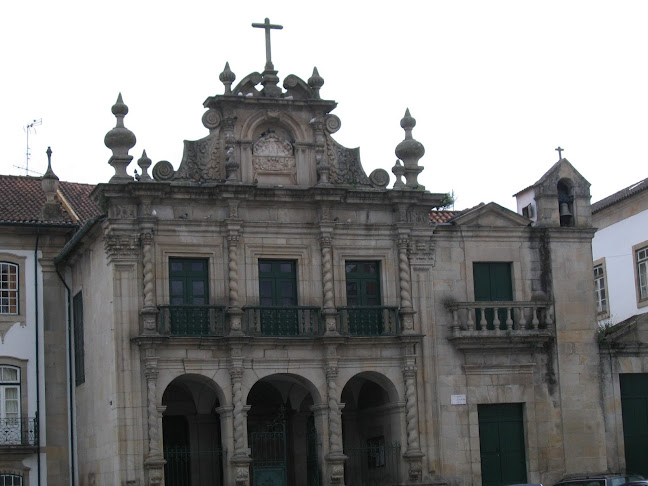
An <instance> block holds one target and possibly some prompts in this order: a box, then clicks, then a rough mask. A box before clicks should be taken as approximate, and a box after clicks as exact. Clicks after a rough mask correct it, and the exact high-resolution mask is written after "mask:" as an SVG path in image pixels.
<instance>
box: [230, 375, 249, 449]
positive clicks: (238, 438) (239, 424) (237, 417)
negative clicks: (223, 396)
mask: <svg viewBox="0 0 648 486" xmlns="http://www.w3.org/2000/svg"><path fill="white" fill-rule="evenodd" d="M230 374H231V376H232V397H233V398H232V401H233V405H234V410H233V412H232V414H233V416H234V453H235V454H245V453H246V452H245V451H246V447H245V440H244V431H245V424H244V421H245V416H244V414H243V406H244V405H245V404H244V403H243V384H242V380H243V368H234V369H232V370H231V371H230Z"/></svg>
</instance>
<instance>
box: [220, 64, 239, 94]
mask: <svg viewBox="0 0 648 486" xmlns="http://www.w3.org/2000/svg"><path fill="white" fill-rule="evenodd" d="M218 79H220V82H221V83H223V84H224V85H225V94H226V95H229V94H232V83H233V82H234V80H235V79H236V74H234V73H233V72H232V70H231V69H230V66H229V62H226V63H225V69H223V72H222V73H220V75H219V76H218Z"/></svg>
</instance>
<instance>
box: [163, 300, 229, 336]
mask: <svg viewBox="0 0 648 486" xmlns="http://www.w3.org/2000/svg"><path fill="white" fill-rule="evenodd" d="M158 309H159V311H160V313H159V314H158V331H159V332H160V334H163V335H165V336H180V337H200V336H215V337H218V336H223V335H224V329H225V325H224V324H225V307H224V306H220V305H161V306H159V307H158Z"/></svg>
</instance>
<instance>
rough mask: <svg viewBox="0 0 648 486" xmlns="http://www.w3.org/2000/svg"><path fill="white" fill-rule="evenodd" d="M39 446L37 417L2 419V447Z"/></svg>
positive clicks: (0, 420)
mask: <svg viewBox="0 0 648 486" xmlns="http://www.w3.org/2000/svg"><path fill="white" fill-rule="evenodd" d="M5 446H11V447H15V446H25V447H27V446H29V447H35V446H38V420H36V419H35V418H4V419H0V448H2V447H5Z"/></svg>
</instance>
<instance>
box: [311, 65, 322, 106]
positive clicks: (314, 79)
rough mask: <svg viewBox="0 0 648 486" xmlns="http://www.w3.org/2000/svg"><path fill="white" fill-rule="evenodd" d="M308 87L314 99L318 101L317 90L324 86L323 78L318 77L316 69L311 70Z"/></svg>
mask: <svg viewBox="0 0 648 486" xmlns="http://www.w3.org/2000/svg"><path fill="white" fill-rule="evenodd" d="M308 86H310V87H311V88H312V89H313V92H314V93H315V97H316V98H318V99H319V97H320V95H319V90H320V88H321V87H322V86H324V78H323V77H322V76H320V74H319V72H317V67H314V68H313V74H312V75H311V77H310V78H308Z"/></svg>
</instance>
